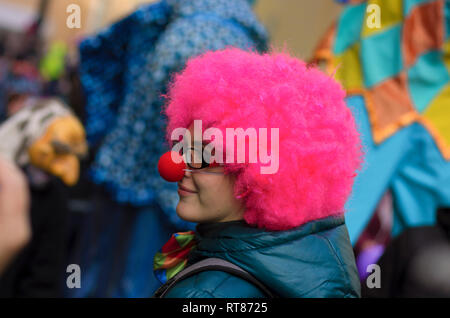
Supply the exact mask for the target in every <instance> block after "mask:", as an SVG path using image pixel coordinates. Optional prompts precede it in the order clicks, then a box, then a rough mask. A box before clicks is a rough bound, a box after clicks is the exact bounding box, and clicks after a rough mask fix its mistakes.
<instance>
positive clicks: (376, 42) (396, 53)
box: [361, 24, 403, 88]
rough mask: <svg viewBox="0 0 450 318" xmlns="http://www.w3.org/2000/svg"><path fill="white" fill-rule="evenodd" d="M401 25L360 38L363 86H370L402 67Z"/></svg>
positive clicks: (397, 71)
mask: <svg viewBox="0 0 450 318" xmlns="http://www.w3.org/2000/svg"><path fill="white" fill-rule="evenodd" d="M401 35H402V25H401V24H398V25H395V26H393V27H390V28H388V29H387V30H385V31H383V32H380V33H377V34H374V35H371V36H369V37H367V38H363V39H361V63H362V66H363V77H364V83H365V86H366V87H368V88H370V87H372V86H374V85H376V84H379V83H381V82H382V81H383V80H385V79H387V78H389V77H392V76H395V75H397V74H398V73H399V72H400V71H401V70H402V69H403V59H402V52H401V43H402V41H401Z"/></svg>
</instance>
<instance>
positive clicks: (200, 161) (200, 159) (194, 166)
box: [181, 147, 223, 174]
mask: <svg viewBox="0 0 450 318" xmlns="http://www.w3.org/2000/svg"><path fill="white" fill-rule="evenodd" d="M181 152H183V150H181ZM182 156H183V158H184V161H185V162H186V165H187V166H188V167H189V168H190V169H183V170H184V171H190V172H193V173H207V174H223V172H217V171H199V170H201V169H204V168H207V167H210V168H212V167H218V166H220V165H219V164H218V163H217V162H212V163H210V162H209V161H210V160H206V158H205V157H204V156H203V147H202V148H201V150H200V148H199V147H197V148H195V147H191V148H188V152H187V153H186V154H184V153H182ZM188 158H189V160H188Z"/></svg>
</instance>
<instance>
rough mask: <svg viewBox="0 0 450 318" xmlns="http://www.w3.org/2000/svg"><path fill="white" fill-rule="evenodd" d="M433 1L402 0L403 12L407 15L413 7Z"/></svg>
mask: <svg viewBox="0 0 450 318" xmlns="http://www.w3.org/2000/svg"><path fill="white" fill-rule="evenodd" d="M433 1H436V0H403V14H404V15H407V14H409V13H410V12H411V10H412V9H414V7H416V6H418V5H421V4H424V3H427V2H433Z"/></svg>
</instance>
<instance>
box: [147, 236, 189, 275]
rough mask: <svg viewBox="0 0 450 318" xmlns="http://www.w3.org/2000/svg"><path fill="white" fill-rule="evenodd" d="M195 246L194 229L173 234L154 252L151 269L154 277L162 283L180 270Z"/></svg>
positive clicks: (184, 265)
mask: <svg viewBox="0 0 450 318" xmlns="http://www.w3.org/2000/svg"><path fill="white" fill-rule="evenodd" d="M195 246H196V243H195V232H194V231H188V232H179V233H175V234H173V235H172V237H171V238H170V240H169V241H167V243H166V244H164V246H163V247H162V248H161V250H159V251H158V252H157V253H156V254H155V258H154V261H153V270H154V273H155V276H156V278H157V279H158V280H159V281H160V282H161V283H162V284H164V283H166V282H167V281H168V280H169V279H171V278H172V277H174V276H175V275H176V274H178V273H179V272H180V271H182V270H183V269H184V268H185V267H186V264H187V259H188V256H189V253H190V252H191V251H192V250H193V249H195Z"/></svg>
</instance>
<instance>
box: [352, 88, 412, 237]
mask: <svg viewBox="0 0 450 318" xmlns="http://www.w3.org/2000/svg"><path fill="white" fill-rule="evenodd" d="M347 104H348V106H349V108H350V109H351V111H352V113H353V116H354V117H355V120H356V123H357V125H358V128H359V131H360V133H361V139H362V143H363V146H364V151H365V161H364V165H363V167H362V169H361V171H360V172H359V173H358V176H357V177H356V179H355V183H354V186H353V191H352V194H351V196H350V198H349V200H348V201H347V203H346V206H345V208H346V211H347V213H346V215H345V220H346V224H347V227H348V231H349V235H350V240H351V242H352V244H355V243H356V241H357V239H358V237H359V235H360V234H361V232H362V231H363V229H364V228H365V226H366V225H367V223H368V222H369V220H370V217H371V216H372V213H373V211H374V209H375V208H376V206H377V204H378V201H379V200H380V198H381V197H382V195H383V194H384V192H385V191H386V189H387V188H388V186H389V183H390V181H391V179H392V176H393V175H394V174H395V172H396V169H397V167H398V165H399V163H400V161H401V160H402V157H403V153H404V152H405V151H406V150H407V147H408V146H407V145H408V142H407V141H408V138H409V137H408V136H409V134H408V129H402V130H400V131H399V132H398V133H397V134H395V135H394V136H392V137H391V138H389V139H387V140H386V141H385V142H384V143H382V144H381V145H375V144H374V142H373V139H372V133H371V128H370V123H369V118H368V114H367V111H366V107H365V103H364V99H363V98H362V97H361V96H352V97H349V98H347Z"/></svg>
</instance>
